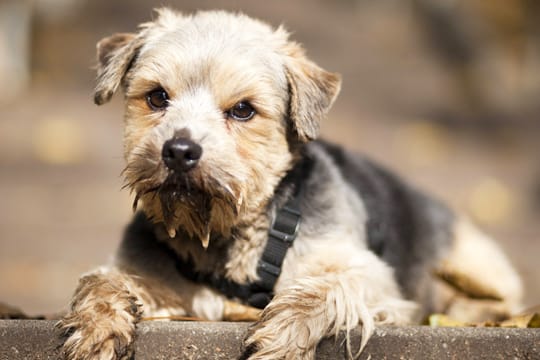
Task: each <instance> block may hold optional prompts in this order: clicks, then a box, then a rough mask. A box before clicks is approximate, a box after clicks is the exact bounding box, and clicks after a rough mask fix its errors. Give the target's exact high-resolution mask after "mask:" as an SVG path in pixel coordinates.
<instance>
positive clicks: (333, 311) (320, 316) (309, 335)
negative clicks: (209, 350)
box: [246, 249, 416, 359]
mask: <svg viewBox="0 0 540 360" xmlns="http://www.w3.org/2000/svg"><path fill="white" fill-rule="evenodd" d="M350 250H351V251H340V252H339V253H337V252H333V253H332V250H331V249H326V250H325V251H321V252H318V254H319V255H318V256H310V258H309V259H298V261H302V263H303V264H305V265H304V266H302V270H301V272H302V274H301V276H300V277H298V278H297V279H296V280H294V281H292V282H291V283H290V284H289V285H286V286H284V287H283V288H282V290H280V291H278V292H277V294H276V296H275V298H274V299H273V300H272V302H271V303H270V304H269V305H268V306H267V307H266V309H265V310H264V311H263V314H262V318H261V320H260V321H259V322H258V323H256V324H255V325H254V326H253V328H252V329H251V331H250V334H249V336H248V339H247V341H246V345H247V346H248V348H249V349H251V350H252V351H254V354H252V355H251V357H250V359H312V358H313V357H314V355H315V350H316V347H317V344H318V343H319V341H320V340H321V339H322V338H324V337H327V336H330V335H337V333H338V332H339V331H340V330H347V332H348V331H349V330H350V329H352V328H353V327H355V326H357V325H359V324H361V325H362V344H361V348H360V349H358V350H361V349H362V348H363V346H364V345H365V344H366V342H367V340H368V339H369V337H370V335H371V334H372V332H373V330H374V326H375V325H376V324H383V323H387V324H401V323H407V322H410V320H411V318H412V316H413V313H414V311H415V309H416V306H415V305H414V304H413V303H411V302H408V301H405V300H403V299H402V297H401V295H400V293H399V291H398V288H397V285H396V283H395V280H394V278H393V274H392V272H391V270H390V268H389V267H388V266H386V265H385V264H384V263H383V262H382V261H381V260H380V259H379V258H377V257H376V256H375V255H374V254H372V253H371V252H369V251H367V250H356V249H354V250H353V249H350ZM347 350H348V353H349V356H350V357H354V356H353V349H351V346H350V342H349V338H348V336H347ZM358 354H359V352H358ZM358 354H357V355H358Z"/></svg>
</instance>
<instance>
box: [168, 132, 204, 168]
mask: <svg viewBox="0 0 540 360" xmlns="http://www.w3.org/2000/svg"><path fill="white" fill-rule="evenodd" d="M201 155H202V148H201V146H200V145H199V144H196V143H194V142H193V141H191V140H190V139H187V138H174V139H171V140H167V141H166V142H165V144H163V150H162V152H161V156H162V157H163V161H164V162H165V165H167V167H168V168H169V169H171V170H175V171H188V170H190V169H193V168H194V167H195V166H196V165H197V163H198V162H199V160H200V158H201Z"/></svg>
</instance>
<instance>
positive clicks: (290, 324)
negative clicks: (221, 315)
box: [244, 298, 323, 360]
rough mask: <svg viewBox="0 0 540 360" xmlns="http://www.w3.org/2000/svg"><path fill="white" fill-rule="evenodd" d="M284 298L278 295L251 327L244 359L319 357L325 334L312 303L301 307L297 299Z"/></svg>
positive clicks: (302, 359) (307, 358) (305, 358)
mask: <svg viewBox="0 0 540 360" xmlns="http://www.w3.org/2000/svg"><path fill="white" fill-rule="evenodd" d="M282 300H284V299H279V298H278V299H277V301H273V302H272V303H270V305H269V306H268V307H267V308H266V309H265V310H264V312H263V315H262V318H261V320H260V321H258V322H256V323H255V324H254V325H253V326H252V327H251V328H250V331H249V334H248V337H247V339H246V341H245V345H246V352H245V353H244V358H246V359H249V360H278V359H287V360H288V359H291V360H292V359H300V360H310V359H313V358H314V357H315V350H316V348H317V344H318V342H319V340H320V339H321V338H322V336H323V333H322V332H321V331H320V329H317V327H318V326H317V325H318V324H317V325H315V324H314V323H313V320H314V316H313V315H314V314H313V312H312V310H314V309H313V308H312V307H311V306H307V307H305V308H303V309H301V308H299V307H298V306H296V305H297V304H295V303H294V301H293V302H287V301H282ZM288 300H290V299H288ZM313 325H315V326H313Z"/></svg>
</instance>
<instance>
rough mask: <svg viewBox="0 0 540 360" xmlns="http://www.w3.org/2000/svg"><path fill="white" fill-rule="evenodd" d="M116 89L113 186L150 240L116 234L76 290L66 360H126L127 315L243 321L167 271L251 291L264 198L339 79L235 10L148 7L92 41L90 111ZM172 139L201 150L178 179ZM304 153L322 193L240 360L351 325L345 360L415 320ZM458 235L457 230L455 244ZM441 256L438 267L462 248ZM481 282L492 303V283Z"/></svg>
mask: <svg viewBox="0 0 540 360" xmlns="http://www.w3.org/2000/svg"><path fill="white" fill-rule="evenodd" d="M119 88H122V89H123V92H124V96H125V117H124V120H125V131H124V158H125V161H126V167H125V169H124V171H123V177H124V179H125V186H126V187H127V188H129V189H130V190H131V191H132V192H133V193H134V197H135V200H134V207H135V208H139V209H141V210H142V211H143V212H144V213H145V214H146V216H147V218H148V219H149V220H150V222H151V224H150V225H151V226H150V227H151V229H147V228H142V229H139V228H134V230H133V229H131V230H130V228H128V234H127V235H126V238H125V239H124V241H123V242H122V245H121V248H120V251H119V252H118V254H117V257H116V258H115V262H114V264H112V265H111V266H109V267H105V268H101V269H98V270H97V271H95V272H93V273H91V274H89V275H86V276H84V277H82V278H81V281H80V284H79V287H78V288H77V290H76V291H75V295H74V298H73V301H72V303H71V309H70V312H69V313H68V315H67V316H66V317H65V318H64V319H63V320H62V321H60V322H59V324H58V326H59V327H60V328H61V329H63V330H64V332H65V335H66V341H65V344H64V353H65V356H66V358H68V359H70V360H79V359H81V360H82V359H107V360H108V359H127V358H128V357H129V356H130V355H131V354H132V345H133V344H132V343H133V340H134V336H135V327H136V324H137V322H138V321H139V320H140V318H141V316H143V317H149V318H152V317H167V316H184V315H187V316H195V317H199V318H203V319H209V320H222V319H251V318H253V317H254V316H257V315H258V312H257V311H253V309H249V308H245V307H244V306H243V305H242V306H238V307H235V306H233V307H231V304H230V302H229V300H227V298H226V297H225V295H223V294H221V293H218V292H217V290H214V289H212V288H210V287H208V286H206V285H204V284H202V283H198V282H193V281H189V280H187V279H186V278H184V277H183V275H182V274H181V273H180V272H179V271H178V269H177V266H176V265H177V261H178V259H192V260H193V261H194V263H195V264H196V266H198V267H199V268H202V269H206V270H208V271H213V272H214V273H213V275H219V276H222V277H224V278H225V279H227V280H230V281H235V282H237V283H239V284H246V283H250V282H253V281H255V280H257V278H258V275H257V264H258V259H259V258H260V257H261V254H262V252H263V250H264V246H265V244H266V241H267V236H268V228H269V226H270V221H271V219H272V216H273V215H274V214H275V212H276V208H277V207H278V206H281V205H279V204H278V203H279V201H282V200H283V199H276V198H279V196H275V195H276V193H277V191H276V189H278V186H279V184H280V182H281V181H282V179H283V178H284V176H285V175H286V174H287V173H288V171H289V170H291V168H292V167H293V165H294V164H295V163H296V162H297V161H298V160H299V159H300V157H301V156H303V154H302V153H300V151H299V150H298V149H299V147H300V146H301V145H303V144H304V143H306V142H308V141H310V140H312V139H315V138H316V137H317V136H318V132H319V126H320V121H321V120H322V118H323V117H324V116H325V115H326V113H327V111H328V110H329V108H330V106H331V105H332V103H333V101H334V99H335V97H336V96H337V94H338V92H339V89H340V78H339V76H338V75H337V74H332V73H329V72H327V71H325V70H323V69H321V68H320V67H319V66H317V65H316V64H314V63H313V62H311V61H310V60H308V59H307V58H306V56H305V53H304V51H303V49H302V48H301V47H300V46H299V45H298V44H296V43H294V42H291V41H290V40H289V39H288V33H287V32H286V31H285V30H284V29H283V28H281V27H280V28H278V29H272V28H271V27H270V26H268V25H266V24H264V23H262V22H260V21H257V20H253V19H251V18H248V17H247V16H244V15H241V14H230V13H225V12H219V11H217V12H200V13H197V14H194V15H182V14H179V13H176V12H173V11H171V10H168V9H161V10H159V11H158V17H157V18H156V19H155V21H153V22H150V23H146V24H143V25H141V26H140V28H139V31H138V32H137V33H135V34H117V35H113V36H111V37H109V38H106V39H104V40H102V41H100V42H99V43H98V77H97V85H96V89H95V102H96V103H97V104H103V103H105V102H107V101H109V100H110V98H111V97H112V95H113V94H114V93H115V92H116V91H117V90H118V89H119ZM158 88H162V89H164V91H166V93H167V94H168V102H167V106H166V109H160V110H156V108H155V106H150V105H149V104H148V103H147V96H148V94H149V93H150V92H151V91H153V90H155V89H158ZM242 101H248V102H249V103H251V104H252V105H253V107H254V108H255V109H256V114H255V115H254V117H253V118H252V119H250V120H248V121H237V120H234V119H232V118H231V117H230V116H228V115H227V114H228V111H229V110H230V109H231V108H232V107H233V106H234V105H235V104H237V103H239V102H242ZM178 138H182V139H189V140H190V141H192V142H194V143H196V144H198V145H199V146H200V147H201V148H202V149H203V150H202V155H201V157H200V158H199V159H197V166H196V167H194V168H191V169H189V171H187V170H186V171H184V170H182V171H181V172H175V170H174V169H169V168H168V167H167V164H166V162H165V161H164V160H163V158H162V149H163V148H164V144H165V143H166V142H168V141H169V140H171V139H178ZM311 151H313V152H314V153H313V154H312V155H314V156H316V157H317V164H318V165H320V166H324V167H325V168H327V169H328V171H326V172H325V176H327V177H328V179H327V181H328V182H327V184H332V188H331V189H330V186H327V188H326V189H318V190H320V191H317V194H316V195H317V196H316V198H317V201H316V202H315V203H314V204H315V205H313V204H311V205H310V206H312V208H307V209H304V210H306V213H309V212H311V213H312V214H311V216H306V217H303V218H302V226H301V227H300V231H299V233H298V237H297V239H296V240H295V242H294V245H293V246H292V247H291V248H290V249H289V251H288V253H287V256H286V258H285V261H284V263H283V266H282V273H281V275H280V277H279V279H278V281H277V283H276V286H275V292H276V295H275V297H274V299H273V300H272V301H271V302H270V304H269V305H268V306H267V307H266V308H265V309H264V311H263V312H262V315H261V316H262V317H261V319H260V320H259V321H258V322H256V323H255V325H254V326H253V327H252V328H251V330H250V333H249V335H248V337H247V340H246V344H247V345H249V346H251V347H252V348H253V349H254V353H253V354H251V357H250V358H251V359H265V360H271V359H312V358H313V356H314V354H315V350H316V346H317V343H318V342H319V341H320V340H321V339H322V338H324V337H326V336H332V335H335V334H337V332H339V331H340V330H346V331H347V333H348V332H349V330H351V329H352V328H353V327H356V326H358V325H361V326H362V335H363V336H362V344H361V347H360V349H352V348H351V345H350V343H349V341H348V337H347V350H348V354H349V356H350V357H351V358H353V357H356V356H357V355H358V354H359V351H361V350H362V348H363V347H364V346H365V344H366V342H367V341H368V339H369V337H370V335H371V334H372V333H373V331H374V327H375V326H376V325H377V324H387V323H388V324H406V323H410V322H412V321H414V320H415V319H416V316H417V312H416V305H415V304H414V303H413V302H411V301H406V300H404V299H403V297H402V295H401V293H400V290H399V288H398V285H397V283H396V280H395V278H394V276H393V274H392V269H391V268H390V267H389V266H388V265H387V264H386V263H384V262H383V260H381V259H380V258H378V257H377V256H376V255H374V254H373V253H372V252H371V251H370V250H368V246H367V240H366V223H367V221H368V214H367V212H366V208H365V206H364V203H363V200H362V199H361V197H360V196H358V195H357V194H355V191H354V190H353V189H352V187H351V186H350V185H349V184H348V183H347V181H345V179H343V176H342V174H341V173H340V172H339V171H338V169H337V168H336V166H335V164H334V163H333V160H332V159H331V158H330V157H329V156H328V155H327V154H326V153H325V152H323V151H322V150H320V149H319V150H317V148H315V149H312V150H311ZM317 151H319V152H320V153H318V152H317ZM171 182H172V183H171ZM285 191H287V190H285ZM290 191H291V190H290V189H289V192H290ZM281 195H282V196H284V194H281ZM289 195H290V194H289ZM314 213H316V214H317V215H316V216H314V215H313V214H314ZM336 216H339V221H336V222H335V223H332V224H331V225H329V226H326V227H325V228H323V231H321V228H320V225H321V224H319V222H320V219H321V217H324V218H325V219H332V218H334V217H336ZM145 221H146V220H145ZM147 223H148V221H146V222H145V223H144V224H147ZM135 225H139V226H143V225H141V224H140V223H136V222H135ZM129 231H132V232H129ZM470 233H471V232H470V231H469V230H468V229H467V228H459V229H458V230H457V234H458V239H462V238H464V237H470V236H469V235H470ZM467 234H469V235H467ZM462 235H463V237H462ZM140 237H144V238H140ZM473 239H476V240H478V242H477V243H478V244H480V245H481V247H480V249H481V250H485V249H487V250H489V249H492V248H491V247H490V246H489V244H488V245H486V243H485V242H483V241H482V239H481V238H480V237H479V236H476V237H475V236H473ZM457 244H458V245H457V247H456V249H455V253H453V254H452V255H450V257H449V258H448V261H450V263H457V262H458V261H460V260H459V259H460V258H461V257H462V256H464V252H468V251H469V249H467V248H466V247H465V246H461V245H462V244H461V243H460V242H459V241H458V242H457ZM473 250H474V249H473ZM476 250H478V249H476ZM171 252H172V253H173V256H171V254H170V253H171ZM492 253H494V254H496V251H494V252H492ZM467 264H468V265H466V266H465V267H466V268H467V270H470V271H482V273H481V275H480V277H489V276H490V275H489V274H487V273H486V272H485V270H479V269H477V268H476V267H474V266H472V265H473V262H471V261H469V262H467ZM498 264H499V265H500V270H501V271H505V270H507V269H506V268H505V265H504V262H503V261H498ZM483 265H487V264H485V263H484V264H483ZM507 280H508V282H509V283H511V279H507ZM505 281H506V280H505ZM488 283H489V284H490V286H491V285H493V288H494V289H497V290H501V291H502V292H501V291H500V293H501V294H502V296H505V297H506V296H508V293H507V292H505V291H507V290H508V289H510V288H509V287H508V286H507V285H504V286H501V287H497V286H498V285H497V284H496V283H493V284H492V282H491V281H488ZM243 311H245V314H242V312H243Z"/></svg>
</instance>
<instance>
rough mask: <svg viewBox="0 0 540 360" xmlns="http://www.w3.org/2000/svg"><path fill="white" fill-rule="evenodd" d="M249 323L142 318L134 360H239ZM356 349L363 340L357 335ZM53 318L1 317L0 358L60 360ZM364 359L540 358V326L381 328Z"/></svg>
mask: <svg viewBox="0 0 540 360" xmlns="http://www.w3.org/2000/svg"><path fill="white" fill-rule="evenodd" d="M247 327H248V324H245V323H211V322H208V323H200V322H198V323H197V322H143V323H141V324H139V326H138V331H137V340H136V342H135V347H136V350H135V359H235V358H238V357H239V356H240V354H241V353H242V339H243V338H244V335H245V333H246V330H247ZM342 340H343V337H341V338H340V339H338V341H335V340H334V339H326V340H324V341H323V342H322V343H321V344H320V346H319V349H318V350H317V359H346V351H345V347H344V346H343V342H342ZM352 343H353V348H357V347H358V345H359V343H360V334H359V332H358V331H353V333H352ZM59 346H60V341H59V339H58V334H57V332H56V330H55V329H54V321H46V320H0V359H1V360H4V359H9V360H18V359H36V360H40V359H58V357H59V354H60V349H59ZM360 359H364V360H367V359H372V360H375V359H400V360H401V359H437V360H440V359H475V360H476V359H486V360H487V359H489V360H493V359H532V360H538V359H540V330H539V329H502V328H430V327H422V326H411V327H382V328H379V329H377V330H376V333H375V335H374V336H373V337H372V338H371V340H370V341H369V343H368V345H367V347H366V349H365V350H364V352H363V353H362V356H361V357H360Z"/></svg>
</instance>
